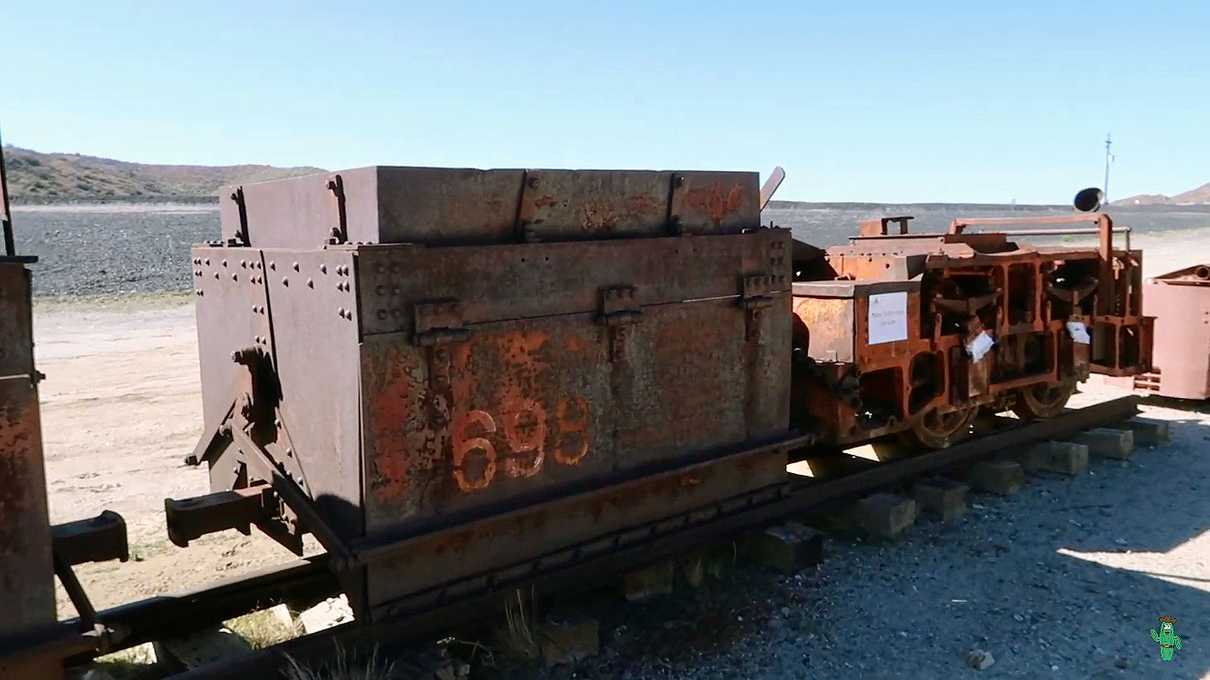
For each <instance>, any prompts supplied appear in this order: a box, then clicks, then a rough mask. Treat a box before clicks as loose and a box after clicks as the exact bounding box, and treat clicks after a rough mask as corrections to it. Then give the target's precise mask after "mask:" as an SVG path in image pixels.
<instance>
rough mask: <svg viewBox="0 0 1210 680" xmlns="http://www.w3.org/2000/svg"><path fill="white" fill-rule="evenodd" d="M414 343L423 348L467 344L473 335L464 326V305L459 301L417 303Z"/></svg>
mask: <svg viewBox="0 0 1210 680" xmlns="http://www.w3.org/2000/svg"><path fill="white" fill-rule="evenodd" d="M414 320H415V328H414V332H413V335H412V342H413V343H415V344H417V345H421V346H423V347H430V346H432V345H441V344H446V343H450V342H465V341H466V340H467V339H468V338H469V337H470V335H471V331H470V329H469V328H464V327H463V325H462V303H461V302H459V301H458V300H454V299H449V300H431V301H428V302H417V303H416V306H415V308H414Z"/></svg>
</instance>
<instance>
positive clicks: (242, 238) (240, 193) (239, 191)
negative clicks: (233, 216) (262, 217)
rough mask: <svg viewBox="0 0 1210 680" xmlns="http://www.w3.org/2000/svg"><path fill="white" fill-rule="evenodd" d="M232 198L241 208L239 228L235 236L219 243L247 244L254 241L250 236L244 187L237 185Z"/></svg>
mask: <svg viewBox="0 0 1210 680" xmlns="http://www.w3.org/2000/svg"><path fill="white" fill-rule="evenodd" d="M231 200H232V201H234V202H235V207H236V209H237V210H239V228H238V229H236V231H235V238H231V239H227V241H226V242H225V243H221V244H219V245H226V246H233V247H238V246H246V245H248V244H250V243H251V242H252V241H251V239H250V238H249V237H248V207H247V205H246V204H245V202H244V188H243V187H236V189H235V191H233V192H231Z"/></svg>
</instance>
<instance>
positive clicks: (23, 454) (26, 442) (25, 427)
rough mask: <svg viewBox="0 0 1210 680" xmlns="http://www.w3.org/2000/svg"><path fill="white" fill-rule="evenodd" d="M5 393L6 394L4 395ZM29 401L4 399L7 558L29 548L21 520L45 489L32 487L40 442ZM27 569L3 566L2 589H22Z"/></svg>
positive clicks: (3, 540) (3, 549) (0, 427)
mask: <svg viewBox="0 0 1210 680" xmlns="http://www.w3.org/2000/svg"><path fill="white" fill-rule="evenodd" d="M0 396H3V395H0ZM29 406H30V405H29V404H22V403H16V402H14V401H8V400H5V401H0V518H3V520H2V521H0V556H2V557H3V558H4V560H3V561H4V562H6V563H7V562H10V561H11V559H12V558H13V557H20V556H21V555H23V554H24V553H25V552H26V551H27V550H28V549H29V548H28V546H27V545H26V536H25V533H24V531H23V525H24V524H25V523H24V522H22V521H21V518H23V517H24V516H25V515H27V514H28V513H31V512H34V511H35V509H36V508H35V507H34V505H35V502H36V498H37V496H35V495H34V494H37V493H40V492H41V490H40V489H38V490H34V489H30V488H29V486H28V484H29V482H30V479H31V477H32V476H33V475H31V474H30V465H31V463H32V461H31V458H33V456H34V447H35V446H36V445H37V441H38V433H37V432H36V421H35V417H36V415H37V412H36V411H35V410H34V409H31V408H29ZM26 576H29V574H25V573H13V570H12V569H0V579H3V581H4V582H3V584H2V585H0V592H4V593H17V592H20V588H21V584H20V583H18V582H16V580H19V579H21V578H23V577H26Z"/></svg>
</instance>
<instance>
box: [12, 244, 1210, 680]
mask: <svg viewBox="0 0 1210 680" xmlns="http://www.w3.org/2000/svg"><path fill="white" fill-rule="evenodd" d="M1198 237H1199V238H1200V234H1198ZM1140 240H1143V239H1140ZM1139 245H1142V246H1143V247H1144V248H1146V249H1147V256H1146V259H1147V263H1148V267H1147V270H1148V273H1149V274H1155V273H1159V272H1163V271H1167V270H1169V269H1174V268H1176V267H1178V266H1185V265H1187V264H1192V262H1193V260H1191V259H1190V255H1189V254H1190V253H1193V254H1195V255H1194V256H1193V257H1195V258H1196V254H1199V253H1204V252H1205V249H1204V247H1202V246H1201V244H1200V243H1198V238H1193V237H1189V238H1174V237H1172V236H1171V235H1161V236H1157V237H1155V240H1154V241H1153V242H1151V243H1148V242H1147V241H1146V240H1143V243H1141V244H1139ZM195 333H196V332H195V329H194V323H193V312H192V308H191V307H190V306H188V305H187V304H182V303H181V302H180V300H179V299H175V300H174V299H168V300H167V301H159V302H155V301H148V300H145V299H144V300H138V301H135V302H129V303H121V302H120V303H109V304H106V305H97V304H90V303H83V302H75V303H66V304H64V303H39V304H38V305H36V309H35V337H36V343H37V347H36V349H37V358H38V362H39V368H40V370H42V371H43V372H44V373H45V374H46V376H47V378H46V380H45V381H44V382H43V383H42V384H41V387H40V389H41V397H42V402H43V428H44V438H45V450H46V465H47V480H48V487H49V490H50V508H51V515H52V517H51V519H52V521H54V522H62V521H66V520H70V519H76V518H80V517H85V516H91V515H94V514H96V513H98V512H100V511H101V510H102V509H106V508H108V509H112V510H116V511H117V512H119V513H121V514H122V515H123V516H124V517H125V518H126V521H127V523H128V527H129V534H130V543H131V552H132V554H133V556H134V559H133V560H132V562H130V563H127V564H124V565H118V564H107V565H89V566H86V567H83V568H82V569H81V570H80V571H81V578H82V580H83V582H84V584H85V586H86V587H87V588H88V589H89V592H90V594H91V595H92V597H93V598H94V602H95V604H97V605H98V606H100V607H106V606H111V605H115V604H118V603H121V602H126V601H130V600H132V599H137V598H142V597H147V596H151V595H155V594H160V593H165V592H171V591H175V590H181V589H184V588H192V587H197V586H201V585H204V584H205V583H207V582H210V581H213V580H215V579H218V578H222V577H226V576H231V575H235V574H239V573H242V572H245V571H249V570H252V569H255V568H257V567H260V566H264V565H267V564H271V563H274V562H277V561H281V560H284V559H286V558H288V557H289V556H288V554H287V553H285V552H284V551H283V550H282V549H281V548H279V547H277V545H276V544H274V543H272V542H271V541H269V540H268V539H267V538H264V537H263V536H260V535H258V534H256V533H255V532H254V533H253V535H252V536H250V537H244V536H241V535H239V534H236V533H234V532H227V533H224V534H220V535H214V536H210V537H207V538H204V539H202V540H200V541H198V542H197V546H196V547H191V548H190V549H187V550H185V549H179V548H176V547H175V546H172V545H171V544H170V543H168V541H167V539H166V538H165V532H164V526H163V499H164V498H166V497H174V498H183V497H188V496H192V495H199V494H203V493H205V492H207V491H208V488H207V482H206V473H205V471H203V470H198V469H192V468H187V467H185V466H184V465H183V464H182V460H183V458H184V456H185V454H187V453H188V452H189V451H190V450H192V447H193V446H194V444H195V443H196V441H197V438H198V437H199V436H200V434H201V427H200V423H201V400H200V386H199V380H198V365H197V348H196V345H197V343H196V335H195ZM1117 394H1119V393H1118V392H1116V391H1114V390H1113V389H1112V388H1108V387H1105V386H1100V385H1096V384H1091V385H1089V386H1088V387H1087V388H1086V390H1085V394H1082V395H1080V396H1079V397H1078V398H1079V399H1080V400H1084V401H1087V400H1089V399H1100V398H1105V397H1109V396H1116V395H1117ZM1168 406H1169V405H1148V406H1146V407H1145V409H1144V410H1145V411H1146V414H1147V415H1149V416H1152V417H1156V418H1163V419H1165V420H1169V421H1170V422H1172V424H1173V427H1174V441H1173V443H1171V444H1170V445H1166V446H1162V447H1157V448H1155V449H1153V450H1147V451H1142V452H1140V453H1139V454H1137V455H1136V456H1135V458H1134V459H1132V460H1130V461H1128V462H1105V461H1097V462H1095V463H1094V464H1093V466H1092V472H1091V473H1090V474H1088V475H1086V476H1081V477H1077V478H1059V477H1045V478H1039V479H1034V480H1033V481H1031V483H1030V484H1029V485H1028V486H1027V487H1026V489H1025V490H1024V491H1023V492H1021V493H1020V494H1018V495H1017V496H1015V497H1012V498H1007V499H998V498H989V497H985V496H974V497H972V502H973V503H974V505H972V509H971V512H970V513H969V514H968V516H967V517H966V518H965V519H964V520H963V521H962V522H960V523H959V524H957V525H954V526H946V527H942V526H940V525H938V524H936V523H932V522H922V523H920V524H918V525H917V527H915V528H914V529H913V530H912V532H911V533H910V535H909V536H908V537H907V538H906V539H905V540H903V541H901V542H899V543H898V544H895V545H882V544H869V543H865V542H862V541H861V540H860V539H858V538H853V537H844V536H838V537H836V538H834V539H832V540H831V541H830V542H829V544H828V550H829V558H828V559H827V561H826V562H825V563H824V564H823V565H822V566H821V567H820V568H818V569H817V570H811V571H808V572H806V573H803V574H799V575H797V576H795V577H789V578H786V577H779V576H775V575H772V574H769V573H766V572H764V571H762V570H760V569H743V570H738V571H737V572H736V573H735V574H734V576H733V577H732V578H731V579H729V580H728V581H727V582H726V583H724V584H722V585H720V586H713V587H710V588H707V589H705V590H702V591H697V592H693V593H682V594H678V595H675V596H673V597H672V598H666V599H665V600H663V601H659V602H656V603H652V604H648V605H631V606H626V607H623V606H621V605H618V604H616V603H614V604H611V605H609V606H606V607H605V608H603V609H602V610H601V611H600V614H599V615H600V616H601V620H602V622H603V624H604V628H603V631H602V641H603V650H602V655H601V656H600V657H598V658H597V659H595V660H593V661H590V662H587V663H586V664H584V666H583V667H582V668H580V669H578V670H577V671H576V672H577V673H578V675H579V677H634V678H639V677H670V678H671V677H676V678H679V677H706V678H709V677H770V678H790V677H793V678H801V677H833V676H836V675H841V674H843V675H846V676H855V677H876V678H880V677H888V678H889V677H917V678H936V677H949V676H956V675H971V676H973V675H975V674H978V675H980V676H986V677H1063V678H1069V677H1097V678H1102V677H1210V674H1208V671H1210V652H1208V651H1207V645H1210V623H1207V622H1208V621H1210V597H1208V596H1207V590H1208V589H1210V535H1207V534H1206V533H1205V532H1206V529H1207V528H1208V526H1210V513H1207V508H1208V503H1207V500H1206V491H1207V489H1206V488H1205V484H1206V482H1205V480H1206V479H1207V473H1210V458H1207V456H1205V454H1204V451H1205V449H1206V446H1207V440H1210V416H1207V415H1206V414H1203V413H1196V412H1190V411H1184V410H1176V409H1173V408H1169V407H1168ZM60 595H61V597H60V603H61V615H70V614H71V609H70V604H68V603H67V601H66V598H64V597H62V593H61V594H60ZM1160 615H1172V616H1175V617H1176V618H1177V621H1178V623H1177V632H1178V633H1179V634H1180V635H1181V636H1182V638H1183V639H1184V642H1185V647H1184V649H1183V650H1182V651H1181V652H1179V653H1178V655H1177V659H1176V660H1175V661H1174V662H1172V663H1168V664H1163V663H1161V662H1160V661H1159V660H1158V655H1157V654H1156V647H1155V646H1154V645H1153V644H1152V643H1151V641H1150V638H1149V635H1148V630H1149V629H1150V628H1152V627H1155V626H1156V624H1157V622H1156V617H1158V616H1160ZM976 647H977V648H981V649H985V650H987V651H989V652H991V653H992V655H993V656H994V657H995V659H996V662H995V664H994V665H993V666H992V667H991V668H989V669H987V670H985V671H974V670H971V669H970V668H968V667H967V666H966V665H965V663H964V662H963V659H962V655H963V654H964V653H965V652H966V651H967V650H969V649H971V648H976ZM541 673H542V674H551V675H560V674H566V671H560V672H556V673H549V672H547V671H542V672H541Z"/></svg>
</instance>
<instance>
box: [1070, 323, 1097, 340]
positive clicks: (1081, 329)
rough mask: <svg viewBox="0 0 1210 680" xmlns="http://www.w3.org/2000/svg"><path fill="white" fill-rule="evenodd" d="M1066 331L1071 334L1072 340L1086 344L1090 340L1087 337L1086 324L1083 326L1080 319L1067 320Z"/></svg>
mask: <svg viewBox="0 0 1210 680" xmlns="http://www.w3.org/2000/svg"><path fill="white" fill-rule="evenodd" d="M1067 332H1068V333H1070V334H1071V339H1072V340H1075V341H1076V342H1078V343H1080V344H1081V345H1087V344H1088V343H1089V342H1091V340H1092V338H1090V337H1088V326H1085V325H1084V322H1082V321H1068V322H1067Z"/></svg>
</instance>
